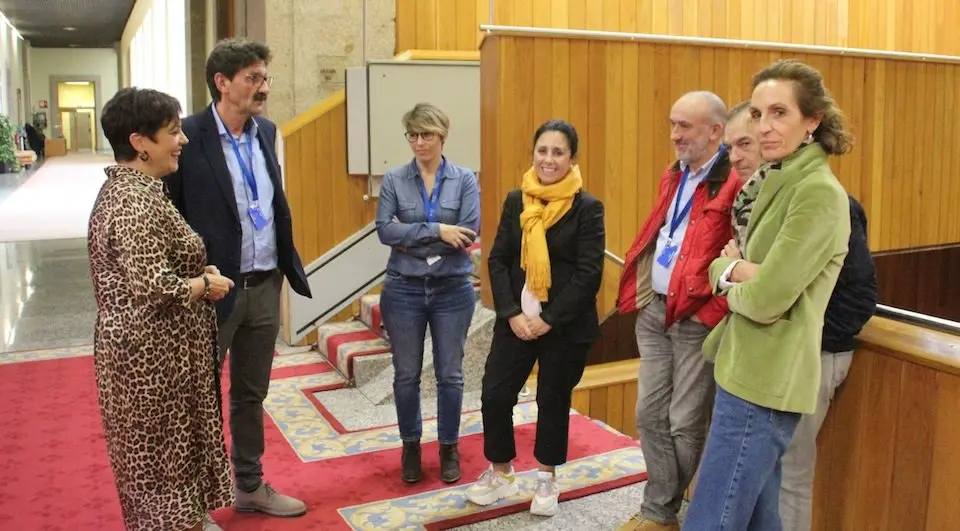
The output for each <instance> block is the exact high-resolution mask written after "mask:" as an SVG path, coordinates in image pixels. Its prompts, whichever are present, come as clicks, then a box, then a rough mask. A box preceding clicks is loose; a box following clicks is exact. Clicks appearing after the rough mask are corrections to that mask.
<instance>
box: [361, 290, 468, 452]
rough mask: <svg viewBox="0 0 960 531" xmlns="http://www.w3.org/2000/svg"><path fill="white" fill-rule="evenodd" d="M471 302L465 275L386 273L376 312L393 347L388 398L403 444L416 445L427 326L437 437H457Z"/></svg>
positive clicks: (420, 429) (451, 440) (420, 425)
mask: <svg viewBox="0 0 960 531" xmlns="http://www.w3.org/2000/svg"><path fill="white" fill-rule="evenodd" d="M475 300H476V295H475V293H474V291H473V285H472V284H471V283H470V279H469V278H468V277H466V276H454V277H444V278H430V277H404V276H400V275H398V274H396V273H393V272H389V271H388V272H387V280H386V282H385V283H384V286H383V292H382V293H381V294H380V309H381V312H382V314H383V326H384V328H385V329H386V330H387V334H389V335H390V344H391V347H392V348H393V369H394V377H393V394H394V401H395V402H396V407H397V422H398V424H399V426H400V438H401V439H402V440H403V441H404V442H414V441H419V440H420V437H421V435H423V422H422V418H421V413H420V372H421V371H422V370H423V341H424V338H425V336H426V330H427V324H429V325H430V336H431V337H432V338H433V370H434V374H435V375H436V378H437V438H438V439H439V440H440V443H442V444H454V443H456V442H457V440H458V439H459V438H460V408H461V407H462V405H463V346H464V343H466V340H467V331H468V330H469V328H470V321H471V320H472V319H473V309H474V304H475Z"/></svg>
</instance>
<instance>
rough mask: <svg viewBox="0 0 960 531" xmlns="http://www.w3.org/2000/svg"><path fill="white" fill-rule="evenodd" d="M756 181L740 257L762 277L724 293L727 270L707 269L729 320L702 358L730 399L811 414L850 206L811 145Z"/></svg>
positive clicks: (718, 264)
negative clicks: (710, 364)
mask: <svg viewBox="0 0 960 531" xmlns="http://www.w3.org/2000/svg"><path fill="white" fill-rule="evenodd" d="M763 171H766V172H767V176H766V179H765V180H764V182H763V184H762V187H761V189H760V193H759V194H758V196H757V199H756V202H755V203H754V205H753V212H752V213H751V214H750V219H749V221H748V223H747V236H746V244H745V249H743V250H741V252H742V253H743V256H744V258H745V259H746V260H748V261H750V262H753V263H756V264H759V270H758V272H757V274H756V276H755V277H754V278H752V279H750V280H749V281H747V282H743V283H740V284H736V285H734V286H733V287H732V288H730V289H728V290H721V289H720V288H719V281H720V277H721V276H722V275H723V272H724V271H725V270H726V269H727V267H728V266H729V265H730V263H731V262H732V260H731V259H729V258H722V257H721V258H717V259H716V260H714V261H713V263H711V264H710V282H711V284H712V285H713V288H714V292H716V293H717V294H720V295H726V297H727V302H728V303H729V305H730V313H728V314H727V316H726V317H725V318H724V319H723V321H721V322H720V324H719V325H718V326H717V327H716V328H714V329H713V331H711V333H710V335H709V336H707V339H706V340H705V341H704V344H703V353H704V356H706V357H707V358H708V359H712V360H714V362H715V366H714V376H715V377H716V381H717V384H718V385H719V386H720V387H722V388H723V389H724V390H726V391H727V392H728V393H730V394H732V395H734V396H737V397H739V398H742V399H744V400H746V401H748V402H751V403H754V404H757V405H759V406H764V407H768V408H771V409H776V410H779V411H792V412H796V413H813V412H814V410H815V409H816V405H817V393H818V390H819V387H820V341H821V337H822V329H823V315H824V312H825V311H826V309H827V302H828V301H829V300H830V296H831V294H832V293H833V288H834V285H836V283H837V276H838V275H839V274H840V268H841V266H842V265H843V259H844V257H845V256H846V254H847V249H848V240H849V238H850V202H849V200H848V199H847V193H846V191H844V189H843V186H842V185H841V184H840V183H839V181H837V179H836V177H834V175H833V172H832V171H830V166H829V164H828V163H827V155H826V153H824V151H823V149H822V148H821V147H820V144H818V143H813V144H810V145H808V146H806V147H804V148H802V149H800V150H798V151H797V152H796V153H794V154H792V155H790V156H789V157H787V158H786V159H784V160H783V161H782V162H781V164H779V165H776V164H774V165H772V166H771V167H769V168H766V169H765V170H763Z"/></svg>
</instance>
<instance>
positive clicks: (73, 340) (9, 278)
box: [0, 239, 97, 352]
mask: <svg viewBox="0 0 960 531" xmlns="http://www.w3.org/2000/svg"><path fill="white" fill-rule="evenodd" d="M96 312H97V307H96V303H95V301H94V298H93V284H92V283H91V280H90V262H89V259H88V255H87V242H86V240H83V239H77V240H46V241H37V242H17V243H0V352H11V351H17V350H37V349H44V348H54V347H63V346H72V345H90V344H92V343H93V328H94V324H95V323H96V316H97V313H96Z"/></svg>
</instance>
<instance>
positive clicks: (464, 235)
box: [392, 216, 477, 252]
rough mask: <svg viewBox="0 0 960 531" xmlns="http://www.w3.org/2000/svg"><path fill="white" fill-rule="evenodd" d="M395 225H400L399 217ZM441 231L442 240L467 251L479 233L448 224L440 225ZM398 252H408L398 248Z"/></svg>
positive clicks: (395, 218)
mask: <svg viewBox="0 0 960 531" xmlns="http://www.w3.org/2000/svg"><path fill="white" fill-rule="evenodd" d="M392 221H393V222H394V223H400V220H399V219H397V216H393V220H392ZM438 226H439V229H440V239H441V240H443V241H444V242H445V243H447V244H449V245H451V246H453V247H454V248H456V249H466V248H467V247H470V245H471V244H472V243H473V240H474V239H476V237H477V233H476V232H474V231H472V230H470V229H468V228H467V227H461V226H459V225H447V224H446V223H438ZM396 249H397V250H399V251H401V252H406V251H407V248H406V247H396Z"/></svg>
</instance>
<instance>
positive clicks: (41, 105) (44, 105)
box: [37, 100, 47, 109]
mask: <svg viewBox="0 0 960 531" xmlns="http://www.w3.org/2000/svg"><path fill="white" fill-rule="evenodd" d="M37 107H39V108H41V109H46V108H47V100H40V101H39V102H37Z"/></svg>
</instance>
